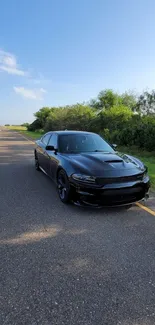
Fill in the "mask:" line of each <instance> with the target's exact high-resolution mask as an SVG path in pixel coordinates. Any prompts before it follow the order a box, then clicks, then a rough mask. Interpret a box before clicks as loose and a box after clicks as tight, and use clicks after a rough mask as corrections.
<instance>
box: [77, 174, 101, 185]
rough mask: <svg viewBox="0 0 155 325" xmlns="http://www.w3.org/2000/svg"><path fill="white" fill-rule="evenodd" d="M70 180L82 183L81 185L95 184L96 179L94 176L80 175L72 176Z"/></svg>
mask: <svg viewBox="0 0 155 325" xmlns="http://www.w3.org/2000/svg"><path fill="white" fill-rule="evenodd" d="M72 178H73V179H74V180H75V181H79V182H83V183H93V184H94V183H95V180H96V178H95V177H94V176H88V175H82V174H73V175H72Z"/></svg>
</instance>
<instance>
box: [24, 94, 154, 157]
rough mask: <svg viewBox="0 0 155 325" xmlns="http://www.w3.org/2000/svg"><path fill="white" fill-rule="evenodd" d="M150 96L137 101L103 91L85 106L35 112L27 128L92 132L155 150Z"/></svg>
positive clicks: (140, 97)
mask: <svg viewBox="0 0 155 325" xmlns="http://www.w3.org/2000/svg"><path fill="white" fill-rule="evenodd" d="M152 94H155V93H154V92H152V93H151V95H149V94H147V96H145V97H144V96H143V97H142V96H139V98H136V97H135V96H134V95H133V94H132V93H124V94H122V95H118V94H117V93H115V92H113V91H112V90H105V91H102V92H100V93H99V95H98V97H97V99H96V100H95V99H92V100H91V102H90V104H87V105H86V104H79V103H78V104H76V105H71V106H64V107H43V108H41V109H40V110H39V111H38V112H36V113H35V117H36V119H35V121H34V122H33V123H32V124H30V125H28V126H27V128H28V130H29V131H36V130H40V129H41V130H44V131H45V132H47V131H55V130H65V129H67V130H86V131H92V132H96V133H99V134H101V135H102V136H103V137H104V138H105V139H106V140H108V141H109V142H110V143H117V144H118V145H125V146H127V145H128V146H138V147H139V148H142V149H146V150H150V151H151V150H155V110H154V111H153V107H154V106H153V105H154V102H155V96H154V97H153V95H152ZM142 99H143V100H142ZM145 105H146V108H147V109H145ZM141 107H142V110H141ZM150 111H151V114H150ZM144 112H145V114H144Z"/></svg>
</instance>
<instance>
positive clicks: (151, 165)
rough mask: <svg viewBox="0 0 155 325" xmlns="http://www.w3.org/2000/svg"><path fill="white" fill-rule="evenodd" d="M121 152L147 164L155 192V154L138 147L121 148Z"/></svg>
mask: <svg viewBox="0 0 155 325" xmlns="http://www.w3.org/2000/svg"><path fill="white" fill-rule="evenodd" d="M119 150H120V151H122V152H124V153H128V154H130V155H133V156H135V157H137V158H139V159H140V160H142V161H143V162H144V163H145V165H146V166H147V167H148V170H149V175H150V178H151V186H152V189H154V190H155V152H149V151H145V150H140V149H139V148H136V147H129V148H127V147H121V148H119Z"/></svg>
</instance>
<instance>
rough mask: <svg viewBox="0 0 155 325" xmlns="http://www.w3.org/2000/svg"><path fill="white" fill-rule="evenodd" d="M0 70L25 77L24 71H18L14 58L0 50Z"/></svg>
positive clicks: (12, 55)
mask: <svg viewBox="0 0 155 325" xmlns="http://www.w3.org/2000/svg"><path fill="white" fill-rule="evenodd" d="M0 70H2V71H5V72H7V73H9V74H14V75H17V76H26V75H27V72H26V71H24V70H21V69H19V65H18V64H17V59H16V56H15V55H14V54H11V53H8V52H5V51H3V50H0Z"/></svg>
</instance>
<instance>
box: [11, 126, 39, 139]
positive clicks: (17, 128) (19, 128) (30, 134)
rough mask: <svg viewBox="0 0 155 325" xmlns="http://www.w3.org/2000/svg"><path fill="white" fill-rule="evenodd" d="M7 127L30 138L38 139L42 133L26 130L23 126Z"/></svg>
mask: <svg viewBox="0 0 155 325" xmlns="http://www.w3.org/2000/svg"><path fill="white" fill-rule="evenodd" d="M7 129H9V130H12V131H17V132H19V133H21V134H23V135H25V136H26V137H28V138H30V139H32V140H36V139H39V138H40V137H41V136H42V135H43V132H31V131H27V128H26V127H25V126H7Z"/></svg>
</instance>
